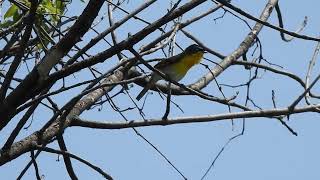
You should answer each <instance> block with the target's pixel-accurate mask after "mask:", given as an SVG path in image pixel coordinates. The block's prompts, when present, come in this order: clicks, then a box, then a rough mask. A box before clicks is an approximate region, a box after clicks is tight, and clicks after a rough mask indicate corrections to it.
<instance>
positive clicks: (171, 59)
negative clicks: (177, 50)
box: [154, 53, 183, 70]
mask: <svg viewBox="0 0 320 180" xmlns="http://www.w3.org/2000/svg"><path fill="white" fill-rule="evenodd" d="M182 56H183V53H181V54H178V55H175V56H172V57H169V58H167V59H164V60H162V61H160V62H159V63H158V64H156V65H155V66H154V68H156V69H159V70H161V69H163V68H165V67H168V66H169V65H171V64H174V63H176V62H177V61H179V60H180V59H181V57H182Z"/></svg>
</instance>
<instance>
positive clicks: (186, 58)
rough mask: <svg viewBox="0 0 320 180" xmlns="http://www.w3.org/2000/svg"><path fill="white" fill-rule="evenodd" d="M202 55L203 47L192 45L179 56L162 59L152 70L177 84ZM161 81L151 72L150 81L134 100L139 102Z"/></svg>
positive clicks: (159, 77)
mask: <svg viewBox="0 0 320 180" xmlns="http://www.w3.org/2000/svg"><path fill="white" fill-rule="evenodd" d="M204 53H205V49H204V48H203V47H201V46H199V45H197V44H192V45H190V46H188V47H187V48H186V49H185V50H184V51H183V52H181V53H180V54H177V55H175V56H172V57H169V58H166V59H163V60H162V61H160V62H159V63H157V64H156V65H155V66H154V68H155V69H157V70H159V71H160V72H162V73H164V74H165V75H167V76H169V78H170V79H171V80H173V81H176V82H178V81H180V80H181V79H182V78H183V77H184V76H185V75H186V74H187V72H188V70H189V69H190V68H191V67H193V66H194V65H196V64H199V63H200V61H201V59H202V57H203V54H204ZM161 79H163V78H162V77H161V76H160V75H159V74H158V73H157V72H152V73H151V78H150V80H149V81H148V83H147V84H146V86H145V87H144V88H143V89H142V91H141V92H140V93H139V94H138V96H137V97H136V99H137V100H138V101H139V100H140V99H141V98H142V97H143V96H144V95H145V94H146V93H147V91H148V90H149V89H150V88H152V87H153V86H154V85H155V83H156V82H157V81H159V80H161Z"/></svg>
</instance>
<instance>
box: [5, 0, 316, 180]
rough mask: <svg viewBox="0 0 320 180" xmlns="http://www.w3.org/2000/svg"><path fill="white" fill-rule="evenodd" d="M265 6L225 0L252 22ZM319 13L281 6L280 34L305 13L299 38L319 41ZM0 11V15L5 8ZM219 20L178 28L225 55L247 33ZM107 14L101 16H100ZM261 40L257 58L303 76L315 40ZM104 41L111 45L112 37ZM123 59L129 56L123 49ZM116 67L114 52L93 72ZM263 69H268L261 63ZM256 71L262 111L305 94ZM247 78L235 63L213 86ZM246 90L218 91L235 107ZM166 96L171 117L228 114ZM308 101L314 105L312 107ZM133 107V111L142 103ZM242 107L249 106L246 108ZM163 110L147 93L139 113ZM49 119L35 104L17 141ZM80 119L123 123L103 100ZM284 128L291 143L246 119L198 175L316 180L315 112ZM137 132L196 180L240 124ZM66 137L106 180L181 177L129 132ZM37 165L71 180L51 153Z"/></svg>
mask: <svg viewBox="0 0 320 180" xmlns="http://www.w3.org/2000/svg"><path fill="white" fill-rule="evenodd" d="M185 2H187V1H182V3H181V4H184V3H185ZM266 2H267V1H253V0H246V1H244V0H242V1H241V0H235V1H232V3H233V4H234V5H236V6H238V7H240V8H241V9H242V10H245V11H247V12H249V13H250V14H252V15H254V16H255V17H258V16H259V15H260V12H261V11H262V9H263V8H264V6H265V4H266ZM141 3H143V1H142V0H134V1H133V0H131V1H129V3H128V4H125V6H124V8H125V9H127V10H129V11H130V10H133V9H135V8H136V7H137V6H138V5H140V4H141ZM169 3H170V1H167V0H164V1H158V2H156V3H154V4H153V5H151V6H150V7H149V9H146V10H145V11H143V12H142V13H141V14H140V15H139V17H144V18H145V19H146V20H148V21H150V22H152V21H153V20H156V19H158V18H159V17H161V16H162V15H163V14H164V13H165V12H166V8H167V7H168V5H169ZM85 5H86V4H85V3H80V2H77V1H73V4H72V5H71V6H70V7H69V10H68V12H67V14H68V15H74V14H77V15H79V13H80V12H82V10H83V8H84V7H85ZM214 6H215V5H214V4H213V3H212V2H207V3H205V4H202V5H200V6H199V7H197V8H196V9H194V10H193V11H191V12H190V13H188V14H186V15H184V16H183V18H182V21H184V20H187V19H188V18H190V17H193V16H195V15H198V14H201V13H202V12H204V11H206V10H207V9H208V8H212V7H214ZM5 7H6V6H5V5H4V7H3V8H4V9H5ZM319 7H320V1H315V0H306V1H303V3H302V2H298V1H280V8H281V10H282V17H283V20H284V24H285V28H286V29H288V30H291V31H294V30H295V29H296V28H297V27H299V26H300V24H301V23H302V21H303V19H304V17H305V16H307V17H308V25H307V26H306V28H305V30H304V31H303V32H302V34H306V35H310V36H313V37H316V36H318V34H319V32H320V28H319V27H320V21H319V17H320V12H319ZM106 8H107V6H106V5H105V6H104V8H103V11H102V12H101V13H100V15H101V16H103V15H104V13H105V10H106ZM4 9H3V12H4V11H5V10H4ZM222 14H223V11H222V10H220V11H217V12H215V13H213V14H211V15H209V16H207V17H206V18H204V19H202V20H200V21H199V22H196V23H194V24H192V25H191V26H189V27H187V28H186V30H187V31H188V32H190V33H192V34H193V35H194V36H195V37H197V38H198V39H199V40H200V41H201V42H203V43H204V44H206V45H207V46H208V47H210V48H212V49H213V50H216V51H218V52H220V53H221V54H223V55H228V54H229V53H231V52H232V51H234V50H235V49H236V48H237V47H238V46H239V44H240V43H241V42H242V40H243V39H244V38H245V36H246V35H247V34H248V33H249V31H250V30H249V29H248V28H247V27H246V25H245V24H244V23H243V22H242V21H240V20H239V19H237V18H235V17H234V16H232V15H231V14H228V13H227V14H226V15H225V16H224V17H223V18H222V19H218V20H214V19H215V18H217V17H219V16H220V15H222ZM114 16H115V18H116V19H117V20H119V19H121V17H123V16H124V14H123V13H121V12H120V11H116V12H115V14H114ZM105 18H106V19H107V17H105ZM106 19H104V20H102V22H101V23H100V24H98V25H97V27H96V28H97V30H99V31H100V32H101V31H103V30H104V29H105V27H106V25H107V20H106ZM97 20H98V19H97ZM248 22H249V24H250V25H251V26H252V25H254V22H252V21H248ZM269 22H270V23H272V24H274V25H278V22H277V19H276V14H275V12H274V13H273V14H272V16H271V18H270V20H269ZM171 25H172V24H171ZM171 25H170V26H171ZM145 26H146V25H145V24H143V23H141V22H138V21H137V20H131V21H129V22H128V23H127V25H125V26H123V27H121V28H119V29H117V34H118V39H119V40H123V39H125V38H126V37H127V36H128V33H129V32H130V33H131V34H134V33H135V32H137V31H139V30H141V29H142V28H143V27H145ZM170 26H168V27H167V29H170V28H171V27H170ZM159 34H160V32H155V33H153V34H151V35H150V36H148V37H147V38H145V39H144V40H143V41H141V42H140V43H138V44H137V45H135V46H134V48H135V49H139V47H141V46H142V45H144V44H147V43H148V42H150V41H152V40H153V39H154V38H155V37H157V36H159ZM94 36H95V34H94V33H93V32H89V33H87V34H86V35H85V37H84V38H83V41H84V42H88V41H89V40H90V39H91V38H92V37H94ZM259 38H260V41H261V43H262V48H263V57H264V58H265V59H267V60H268V61H269V62H271V63H274V64H277V65H280V66H282V67H284V69H285V70H287V71H290V72H292V73H295V74H297V75H298V76H299V77H301V78H302V79H304V78H305V75H306V72H307V68H308V63H309V60H310V58H311V57H312V54H313V51H314V48H315V46H316V43H315V42H312V41H306V40H301V39H294V40H293V41H291V42H290V43H286V42H284V41H282V40H281V38H280V35H279V33H278V32H277V31H275V30H272V29H270V28H267V27H265V28H264V29H263V30H262V32H261V33H260V34H259ZM108 39H110V37H109V38H108ZM176 41H177V42H179V44H180V45H181V46H182V47H184V48H185V47H187V46H188V45H190V44H191V43H193V42H192V41H191V40H189V39H187V38H186V37H185V36H184V35H183V34H182V33H181V32H178V34H177V37H176ZM78 45H79V46H81V45H83V43H82V42H80V43H79V44H78ZM106 48H108V46H107V45H106V43H104V42H101V43H100V44H99V45H97V46H96V47H94V48H92V49H90V51H89V53H91V54H96V53H97V52H100V51H102V50H104V49H106ZM252 49H253V48H252ZM252 49H251V50H250V51H249V53H248V59H252V58H253V57H257V56H258V53H256V54H254V56H251V53H252ZM176 52H177V53H179V52H180V50H178V49H176ZM124 53H125V54H126V55H128V56H129V57H132V55H131V54H130V53H129V52H124ZM155 57H163V54H162V53H161V52H156V53H154V54H152V55H149V56H146V57H145V59H152V58H155ZM205 57H206V58H209V59H211V60H213V61H215V62H219V61H220V60H219V59H218V58H216V57H214V56H212V55H210V54H207V55H206V56H205ZM116 63H117V58H116V56H114V57H113V58H112V59H111V60H108V61H107V62H105V63H102V64H99V65H96V66H95V67H96V68H97V69H99V70H101V71H107V70H108V69H109V68H110V67H112V65H114V64H116ZM203 63H205V64H208V65H209V66H210V67H213V66H214V65H213V64H212V63H210V62H208V61H203ZM264 64H266V63H265V62H264ZM318 69H319V65H316V66H315V68H314V71H313V74H312V77H313V78H314V77H315V76H317V75H318V73H319V70H318ZM19 72H20V73H21V76H23V74H24V73H25V72H26V71H25V68H24V67H21V68H20V71H19ZM205 73H207V70H206V69H205V68H204V67H202V66H200V65H199V66H196V67H194V68H193V69H192V70H191V71H190V72H189V73H188V74H187V76H186V77H185V78H184V79H183V80H182V81H181V82H182V83H185V84H189V83H192V82H195V81H196V80H197V79H198V78H200V77H201V76H202V75H204V74H205ZM259 75H261V78H260V79H258V80H256V81H254V83H253V84H252V88H251V94H250V95H251V98H252V99H254V102H255V103H256V104H258V105H259V106H261V107H263V108H266V109H270V108H272V100H271V91H272V90H274V91H275V94H276V102H277V106H278V107H287V106H288V105H290V104H291V103H292V102H293V101H294V100H295V99H296V98H297V96H299V95H300V94H301V93H302V92H303V89H302V88H301V87H300V86H299V84H298V83H296V82H295V81H293V80H291V79H288V78H286V77H283V76H280V75H276V74H273V73H271V72H263V71H260V73H259ZM248 77H249V71H247V70H245V69H244V68H243V67H241V66H234V67H231V68H229V69H227V70H226V71H225V72H223V73H222V74H221V75H220V76H219V77H218V78H217V81H218V82H219V83H223V84H230V85H237V84H241V83H245V82H246V81H247V80H248ZM90 78H91V77H89V76H88V72H85V71H82V72H80V73H76V74H75V76H70V77H69V78H68V79H67V83H68V82H69V83H75V82H81V81H84V80H86V79H90ZM59 87H61V83H57V85H56V86H55V88H56V89H58V88H59ZM82 88H83V87H82ZM80 90H81V89H78V90H74V91H68V92H66V93H65V94H63V95H57V96H55V99H56V100H57V103H58V105H59V107H61V106H62V105H63V104H64V103H65V102H67V101H68V100H69V99H68V98H70V97H71V96H72V95H74V94H75V93H76V92H79V91H80ZM117 90H119V88H115V89H114V90H113V91H112V92H111V95H112V94H114V93H116V92H117ZM140 90H141V87H138V86H137V85H133V86H132V87H131V88H130V89H129V93H130V95H132V97H135V96H136V95H137V94H138V92H139V91H140ZM245 90H246V89H245V87H240V88H236V89H235V88H228V87H223V92H224V93H225V94H226V96H227V97H230V96H232V95H234V94H235V93H236V92H237V91H239V97H238V98H237V102H239V103H242V104H243V103H244V101H245V93H246V91H245ZM317 90H318V91H317ZM319 90H320V89H319V86H318V84H317V85H316V87H315V91H314V92H320V91H319ZM204 91H205V92H207V93H210V94H212V95H215V96H219V97H222V96H221V93H220V92H219V91H218V89H217V86H216V84H215V83H214V82H212V83H211V84H210V85H209V86H208V87H206V88H205V90H204ZM173 100H174V102H175V103H177V104H179V105H180V106H181V108H182V109H183V111H184V113H182V112H181V111H179V109H177V108H176V107H175V106H172V110H171V114H170V117H177V116H194V115H214V114H219V113H227V112H228V108H227V107H226V106H221V105H218V104H217V103H214V102H209V101H205V100H202V99H200V98H198V97H191V96H190V97H189V96H188V97H186V96H179V97H178V96H174V97H173ZM114 101H115V103H116V104H117V105H118V106H119V107H120V108H123V109H124V108H126V107H132V106H133V103H132V102H131V101H130V99H129V98H128V96H126V95H122V96H119V97H116V98H115V99H114ZM314 103H317V102H316V101H314ZM138 104H139V105H140V106H141V105H142V102H139V103H138ZM300 105H302V104H300ZM249 106H250V107H252V104H250V105H249ZM100 108H101V107H100ZM164 111H165V101H163V100H162V99H161V98H160V97H159V96H158V93H153V95H149V96H148V98H147V101H146V107H145V109H144V113H145V114H146V117H147V118H161V117H162V115H163V113H164ZM233 111H234V112H236V109H233ZM125 115H126V117H127V118H128V119H129V120H135V119H141V117H140V116H139V114H138V112H137V110H136V109H135V110H132V111H130V112H126V113H125ZM50 116H51V114H50V111H48V110H47V109H45V108H43V107H42V108H40V109H39V110H37V112H36V113H35V115H34V119H33V122H32V124H31V127H30V128H29V129H28V130H23V131H22V132H21V133H20V135H19V137H18V139H21V138H23V137H25V136H26V135H29V134H31V133H32V132H33V131H34V130H37V129H39V128H40V127H41V126H42V125H43V123H45V122H44V120H47V119H48V118H49V117H50ZM80 117H81V118H85V119H92V120H97V121H116V122H117V121H123V119H122V118H121V116H120V115H119V114H117V113H115V112H114V111H113V109H112V108H111V107H110V105H108V104H104V105H103V107H102V109H101V110H99V109H98V107H97V108H95V109H93V110H90V111H85V112H84V113H83V114H82V115H81V116H80ZM18 119H19V117H17V118H16V119H15V121H12V122H11V123H10V125H9V126H8V127H6V128H5V129H4V130H3V132H1V136H0V142H1V145H2V144H3V143H4V142H5V140H6V139H7V137H8V135H9V134H10V132H11V130H12V128H13V127H14V126H15V124H16V123H17V121H18ZM288 124H289V125H290V127H292V128H293V129H294V130H295V131H296V132H297V133H298V136H297V137H296V136H293V135H292V134H291V133H290V132H289V131H288V130H287V129H286V128H285V127H283V126H282V125H281V124H280V123H279V122H278V121H276V120H274V119H267V118H252V119H248V120H246V126H245V133H244V135H242V136H240V137H239V138H237V139H235V140H233V141H232V142H231V143H230V144H229V145H228V146H227V147H226V148H225V150H224V151H223V153H222V154H221V156H220V157H219V159H218V160H217V161H216V164H215V166H214V168H213V169H212V170H211V171H210V172H209V174H208V175H207V177H206V179H259V180H269V179H291V180H300V179H310V180H312V179H319V178H320V172H319V170H318V168H319V164H320V155H319V151H320V145H319V143H318V141H317V137H318V136H319V135H320V131H319V127H320V122H319V116H318V115H317V114H315V113H305V114H300V115H292V116H291V117H290V121H289V122H288ZM137 129H138V130H139V132H140V133H141V134H143V135H144V137H146V138H147V139H148V140H150V141H151V142H152V144H153V145H155V146H156V147H157V148H158V149H159V150H160V151H161V152H162V153H163V154H165V155H166V157H167V158H168V159H169V160H170V161H171V162H172V163H173V164H174V165H175V166H176V167H177V168H178V169H179V170H180V171H181V172H182V173H183V174H184V175H185V176H186V177H187V178H188V179H192V180H193V179H200V178H201V177H202V176H203V174H204V173H205V171H206V169H207V168H208V167H209V165H210V164H211V162H212V160H213V159H214V158H215V157H216V155H217V154H218V153H219V151H220V150H221V148H222V147H223V146H224V145H225V143H226V142H227V141H228V139H229V138H231V137H233V136H235V135H237V134H239V132H241V130H242V121H241V120H235V125H234V129H233V128H232V125H231V121H230V120H226V121H217V122H209V123H198V124H182V125H172V126H165V127H162V126H157V127H144V128H137ZM64 137H65V141H66V144H67V147H68V150H69V151H70V152H72V153H73V154H76V155H78V156H80V157H82V158H84V159H86V160H88V161H90V162H91V163H92V164H94V165H97V166H99V167H100V168H102V169H103V170H105V171H106V172H107V173H109V174H110V175H111V176H112V177H114V179H121V180H129V179H130V180H132V179H154V180H158V179H159V180H162V179H170V180H176V179H177V180H178V179H182V177H181V176H180V175H179V174H178V173H177V172H176V171H175V170H174V169H173V168H172V167H171V166H170V165H169V164H168V163H167V162H166V161H165V160H164V159H163V158H162V157H161V156H160V155H159V154H158V153H157V152H156V151H155V150H154V149H153V148H152V147H151V146H150V145H148V144H147V143H146V142H145V141H144V140H142V139H141V138H140V137H139V136H137V135H136V134H135V133H134V131H133V130H132V129H123V130H94V129H85V128H78V127H72V128H68V129H67V130H66V132H65V133H64ZM49 147H53V148H57V144H56V143H53V144H51V145H50V146H49ZM29 160H30V157H29V153H27V154H25V155H23V156H20V157H19V158H17V159H15V160H14V161H12V162H10V163H7V164H5V165H3V166H2V167H0V178H1V179H16V177H17V176H18V174H19V173H20V172H21V170H22V169H23V168H24V166H25V165H26V163H27V162H29ZM37 160H38V165H39V168H40V173H41V174H43V175H44V178H45V179H68V178H69V177H68V174H67V172H66V170H65V165H64V163H63V160H62V159H61V157H60V161H57V155H53V154H48V153H42V154H41V155H40V156H39V158H38V159H37ZM72 162H73V166H74V169H75V172H76V174H77V175H78V177H79V179H103V178H102V177H101V175H100V174H98V173H96V172H95V171H93V170H91V169H90V168H88V167H87V166H85V165H83V164H81V163H79V162H78V161H72ZM24 179H35V176H34V168H33V167H31V168H30V169H29V170H28V172H27V174H26V175H25V176H24Z"/></svg>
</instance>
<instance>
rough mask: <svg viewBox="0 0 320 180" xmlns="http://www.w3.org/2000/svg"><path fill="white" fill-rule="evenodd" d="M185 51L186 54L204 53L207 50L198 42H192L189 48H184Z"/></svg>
mask: <svg viewBox="0 0 320 180" xmlns="http://www.w3.org/2000/svg"><path fill="white" fill-rule="evenodd" d="M184 52H185V53H186V54H195V53H204V52H205V50H204V49H203V48H202V47H201V46H199V45H197V44H192V45H190V46H189V47H187V48H186V49H185V50H184Z"/></svg>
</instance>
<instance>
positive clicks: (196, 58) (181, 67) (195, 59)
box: [174, 52, 203, 75]
mask: <svg viewBox="0 0 320 180" xmlns="http://www.w3.org/2000/svg"><path fill="white" fill-rule="evenodd" d="M202 57H203V52H197V53H194V54H188V55H185V56H184V57H182V59H181V60H180V61H179V62H177V63H176V64H175V65H174V66H175V67H174V68H175V69H176V71H177V72H178V73H179V74H183V75H185V74H186V73H187V71H188V70H189V69H190V68H191V67H192V66H193V65H195V64H198V63H200V61H201V59H202Z"/></svg>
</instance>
